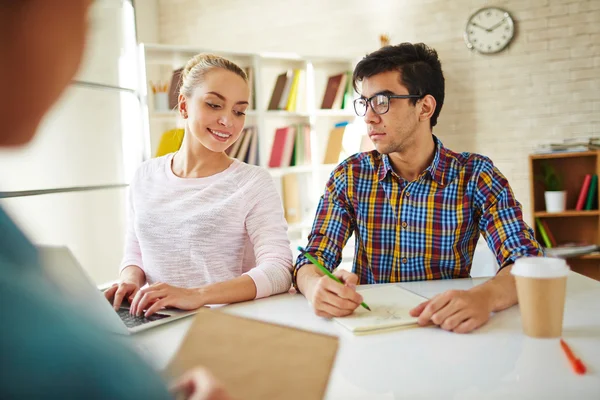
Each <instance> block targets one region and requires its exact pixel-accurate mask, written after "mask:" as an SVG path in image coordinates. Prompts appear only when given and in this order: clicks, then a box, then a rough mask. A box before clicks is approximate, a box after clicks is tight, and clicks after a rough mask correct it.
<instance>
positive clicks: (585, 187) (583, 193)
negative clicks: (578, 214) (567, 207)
mask: <svg viewBox="0 0 600 400" xmlns="http://www.w3.org/2000/svg"><path fill="white" fill-rule="evenodd" d="M591 181H592V174H587V175H586V176H585V178H583V184H582V185H581V190H580V191H579V197H578V198H577V205H576V206H575V209H576V210H579V211H581V210H583V207H584V206H585V203H586V201H585V200H586V198H587V194H588V191H589V189H590V182H591Z"/></svg>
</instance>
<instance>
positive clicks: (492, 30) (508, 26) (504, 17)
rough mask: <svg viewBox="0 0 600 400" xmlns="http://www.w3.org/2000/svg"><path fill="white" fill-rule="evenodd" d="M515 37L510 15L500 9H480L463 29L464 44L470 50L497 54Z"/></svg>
mask: <svg viewBox="0 0 600 400" xmlns="http://www.w3.org/2000/svg"><path fill="white" fill-rule="evenodd" d="M514 35H515V24H514V22H513V19H512V17H511V16H510V14H509V13H508V12H507V11H505V10H502V9H500V8H495V7H490V8H482V9H481V10H479V11H477V12H476V13H475V14H473V15H472V16H471V18H469V21H468V22H467V26H466V28H465V42H466V43H467V47H468V48H469V49H471V50H476V51H478V52H480V53H484V54H491V53H497V52H499V51H501V50H502V49H504V48H505V47H506V46H507V45H508V44H509V43H510V41H511V40H512V39H513V37H514Z"/></svg>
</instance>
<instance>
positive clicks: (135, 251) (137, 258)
mask: <svg viewBox="0 0 600 400" xmlns="http://www.w3.org/2000/svg"><path fill="white" fill-rule="evenodd" d="M138 179H139V170H138V172H137V173H136V174H135V176H134V178H133V179H132V181H131V184H130V185H129V189H128V193H127V222H126V223H127V228H126V232H125V249H124V252H123V259H122V261H121V266H120V267H119V273H121V271H123V269H124V268H125V267H127V266H129V265H135V266H138V267H140V268H141V269H142V270H144V266H143V265H142V250H141V249H140V243H139V241H138V238H137V235H136V233H135V207H134V201H133V199H134V196H135V195H136V193H135V191H136V187H138V186H137V185H136V182H137V180H138Z"/></svg>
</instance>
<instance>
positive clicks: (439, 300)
mask: <svg viewBox="0 0 600 400" xmlns="http://www.w3.org/2000/svg"><path fill="white" fill-rule="evenodd" d="M476 289H479V288H476ZM492 311H493V306H492V304H491V300H490V296H489V293H487V292H485V291H483V290H474V289H471V290H449V291H447V292H444V293H442V294H439V295H437V296H435V297H433V298H432V299H430V300H427V301H425V302H423V303H421V304H419V305H418V306H417V307H415V308H413V309H412V310H410V315H411V316H413V317H419V319H418V323H419V325H421V326H423V325H427V324H428V323H430V322H432V323H434V324H435V325H438V326H439V327H440V328H442V329H445V330H447V331H452V332H456V333H467V332H471V331H472V330H474V329H477V328H479V327H480V326H482V325H483V324H485V323H486V322H487V321H488V320H489V319H490V313H491V312H492Z"/></svg>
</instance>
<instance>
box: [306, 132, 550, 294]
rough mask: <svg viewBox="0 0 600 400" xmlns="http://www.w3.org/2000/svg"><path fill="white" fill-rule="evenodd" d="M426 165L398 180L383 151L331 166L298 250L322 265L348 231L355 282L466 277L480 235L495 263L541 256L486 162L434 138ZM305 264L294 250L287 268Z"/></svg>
mask: <svg viewBox="0 0 600 400" xmlns="http://www.w3.org/2000/svg"><path fill="white" fill-rule="evenodd" d="M433 139H434V141H435V143H436V152H435V156H434V158H433V162H432V163H431V165H430V166H429V167H428V168H427V169H426V170H425V171H423V173H421V174H420V175H419V177H418V178H417V179H415V180H414V181H411V182H408V181H406V180H404V179H402V178H400V177H399V176H398V175H397V174H396V173H395V172H394V171H393V169H392V167H391V165H390V160H389V158H388V156H387V155H381V154H379V153H378V152H376V151H371V152H368V153H358V154H355V155H353V156H351V157H349V158H348V159H346V160H345V161H344V162H342V163H341V164H340V165H338V166H337V168H336V169H335V170H334V171H333V172H332V174H331V177H330V178H329V181H328V182H327V185H326V188H325V194H324V195H323V196H322V197H321V200H320V202H319V206H318V208H317V214H316V217H315V221H314V224H313V227H312V231H311V233H310V235H309V238H308V245H307V246H306V250H307V251H308V252H309V253H310V254H312V255H313V256H314V257H315V258H316V259H317V260H319V262H321V263H322V264H323V265H324V266H325V267H326V268H328V269H329V270H331V271H332V270H333V269H334V268H336V267H337V266H338V265H339V263H340V261H341V255H342V249H343V247H344V245H345V244H346V242H347V241H348V238H349V237H350V236H351V235H352V234H353V233H354V235H355V241H356V246H355V250H354V264H353V269H352V270H353V272H354V273H356V274H357V275H358V277H359V280H360V283H361V284H372V283H388V282H401V281H416V280H424V279H448V278H466V277H469V276H470V275H469V274H470V270H471V263H472V262H473V253H474V251H475V245H476V244H477V240H478V239H479V235H480V233H482V234H483V236H484V237H485V239H486V241H487V244H488V246H489V247H490V249H492V251H493V252H494V254H495V255H496V259H497V261H498V265H500V267H501V268H503V267H505V266H507V265H509V264H511V263H513V262H514V261H515V260H516V259H517V258H519V257H523V256H540V255H543V250H542V247H541V246H540V245H539V244H538V243H537V241H536V240H535V238H534V234H533V231H532V230H531V228H530V227H529V226H528V225H527V224H526V223H525V222H524V221H523V215H522V210H521V204H520V203H519V202H518V201H517V200H516V199H515V197H514V194H513V192H512V190H511V189H510V186H509V184H508V181H507V180H506V178H505V177H504V176H503V175H502V174H501V173H500V171H499V170H498V169H497V168H496V167H495V166H494V165H493V164H492V162H491V160H490V159H489V158H487V157H484V156H482V155H479V154H471V153H460V154H459V153H454V152H452V151H451V150H449V149H447V148H445V147H444V146H443V145H442V142H441V141H440V140H439V139H438V138H437V137H435V136H433ZM307 263H309V261H308V260H307V259H306V257H304V256H302V255H300V256H299V257H298V259H297V260H296V266H295V268H294V284H295V283H296V275H297V273H298V270H299V269H300V268H301V267H302V266H303V265H305V264H307Z"/></svg>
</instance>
